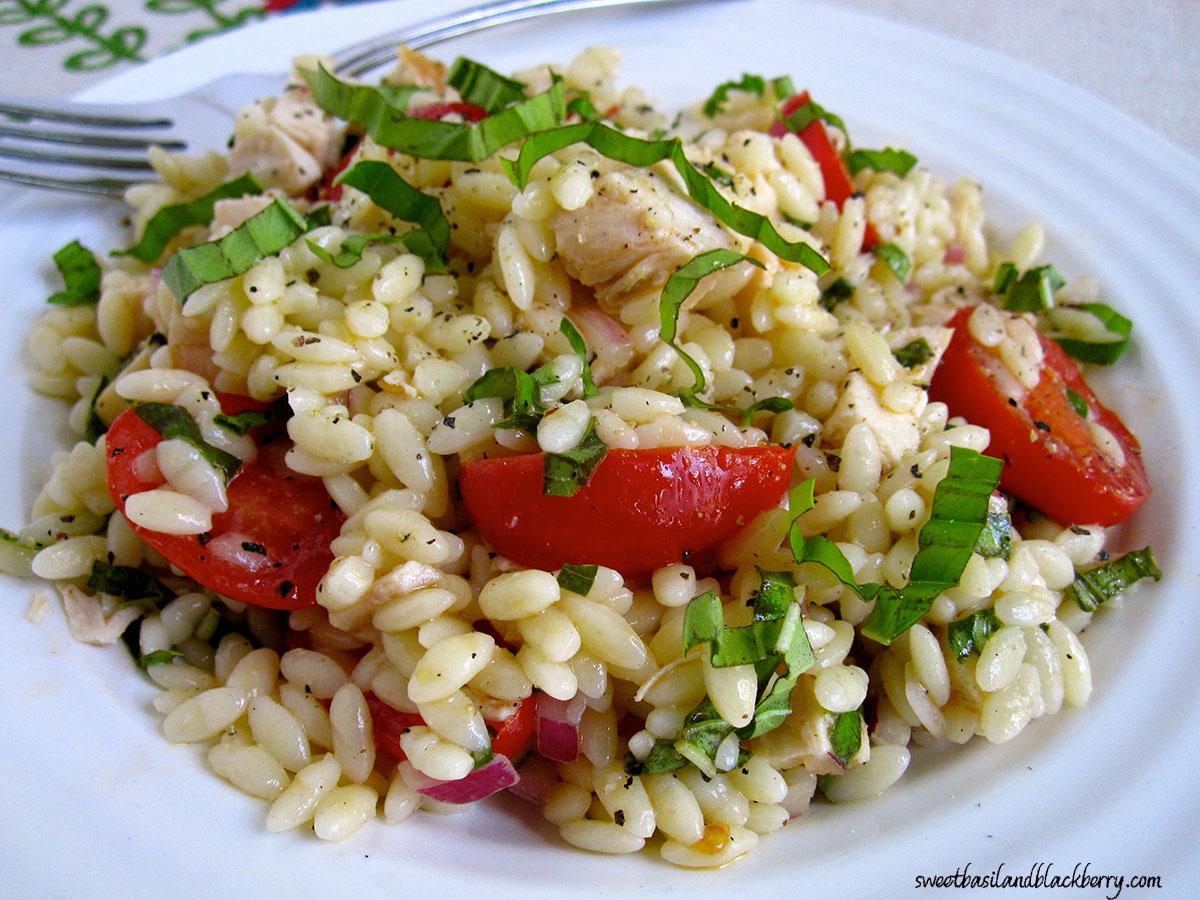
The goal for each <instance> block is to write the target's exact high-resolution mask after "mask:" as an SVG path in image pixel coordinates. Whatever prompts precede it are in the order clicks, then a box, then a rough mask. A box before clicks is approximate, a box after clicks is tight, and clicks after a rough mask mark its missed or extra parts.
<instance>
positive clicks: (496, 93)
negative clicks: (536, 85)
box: [446, 56, 526, 113]
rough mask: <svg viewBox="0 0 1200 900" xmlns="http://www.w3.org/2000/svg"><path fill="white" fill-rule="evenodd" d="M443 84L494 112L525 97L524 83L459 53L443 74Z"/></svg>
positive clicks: (477, 104)
mask: <svg viewBox="0 0 1200 900" xmlns="http://www.w3.org/2000/svg"><path fill="white" fill-rule="evenodd" d="M446 83H447V84H449V85H450V86H451V87H453V88H455V89H456V90H457V91H458V93H459V96H460V97H462V99H463V100H464V101H465V102H467V103H474V104H475V105H476V106H479V107H482V108H483V109H486V110H487V111H488V112H489V113H496V112H499V111H500V110H502V109H504V107H506V106H509V105H510V104H513V103H520V102H521V101H522V100H525V99H526V94H525V91H526V86H525V85H524V84H523V83H521V82H520V81H516V80H514V79H512V78H505V77H504V76H503V75H501V74H500V73H499V72H495V71H493V70H492V69H489V68H488V67H487V66H485V65H484V64H483V63H480V62H476V61H475V60H473V59H467V58H466V57H464V56H460V57H459V58H458V59H456V60H455V61H454V63H453V64H452V65H451V66H450V71H449V72H447V73H446Z"/></svg>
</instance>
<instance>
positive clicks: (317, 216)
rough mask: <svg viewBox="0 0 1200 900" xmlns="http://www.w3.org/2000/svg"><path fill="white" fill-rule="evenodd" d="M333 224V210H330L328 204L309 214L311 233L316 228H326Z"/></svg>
mask: <svg viewBox="0 0 1200 900" xmlns="http://www.w3.org/2000/svg"><path fill="white" fill-rule="evenodd" d="M332 224H333V210H332V209H330V207H329V204H328V203H326V204H324V205H322V206H318V207H317V208H316V209H314V210H312V211H311V212H310V213H309V214H308V230H309V231H312V230H313V229H314V228H324V227H325V226H326V225H332Z"/></svg>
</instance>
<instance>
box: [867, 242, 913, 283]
mask: <svg viewBox="0 0 1200 900" xmlns="http://www.w3.org/2000/svg"><path fill="white" fill-rule="evenodd" d="M875 256H876V258H878V259H881V260H883V262H884V263H885V264H886V265H887V267H888V268H889V269H890V270H891V272H892V274H893V275H895V276H896V280H897V281H899V282H900V283H901V284H908V276H909V275H910V274H911V273H912V260H911V259H909V258H908V254H907V253H905V252H904V251H903V250H901V249H900V248H899V247H898V246H897V245H895V244H880V245H878V246H877V247H876V248H875Z"/></svg>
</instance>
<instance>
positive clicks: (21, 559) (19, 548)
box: [0, 528, 45, 578]
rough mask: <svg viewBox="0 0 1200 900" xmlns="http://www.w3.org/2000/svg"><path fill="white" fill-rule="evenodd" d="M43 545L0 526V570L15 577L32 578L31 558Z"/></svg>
mask: <svg viewBox="0 0 1200 900" xmlns="http://www.w3.org/2000/svg"><path fill="white" fill-rule="evenodd" d="M43 546H45V545H42V544H38V543H36V542H31V541H29V540H28V539H26V538H22V537H21V536H20V535H19V534H16V533H14V532H12V531H9V530H8V529H7V528H0V572H5V573H7V574H9V575H12V576H14V577H16V578H33V577H34V575H33V558H34V557H35V556H37V555H38V553H39V552H40V551H41V549H42V547H43Z"/></svg>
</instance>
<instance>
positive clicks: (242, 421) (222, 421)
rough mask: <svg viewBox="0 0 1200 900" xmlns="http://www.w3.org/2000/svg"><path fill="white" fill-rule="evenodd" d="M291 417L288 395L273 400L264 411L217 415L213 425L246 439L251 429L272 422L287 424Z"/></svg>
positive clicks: (214, 417)
mask: <svg viewBox="0 0 1200 900" xmlns="http://www.w3.org/2000/svg"><path fill="white" fill-rule="evenodd" d="M291 417H292V407H291V404H289V403H288V399H287V395H286V394H284V395H282V396H280V397H277V398H276V399H275V400H272V401H271V404H270V406H268V407H267V408H266V409H264V410H262V411H259V410H246V411H245V412H240V413H234V414H233V415H226V414H225V413H217V414H216V415H215V416H213V424H214V425H220V426H221V427H222V428H224V429H225V430H226V431H232V432H233V433H234V434H236V435H238V436H239V437H245V436H246V435H247V434H249V433H250V431H251V429H254V428H257V427H258V426H260V425H266V424H268V423H270V422H286V421H287V420H288V419H290V418H291Z"/></svg>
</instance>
